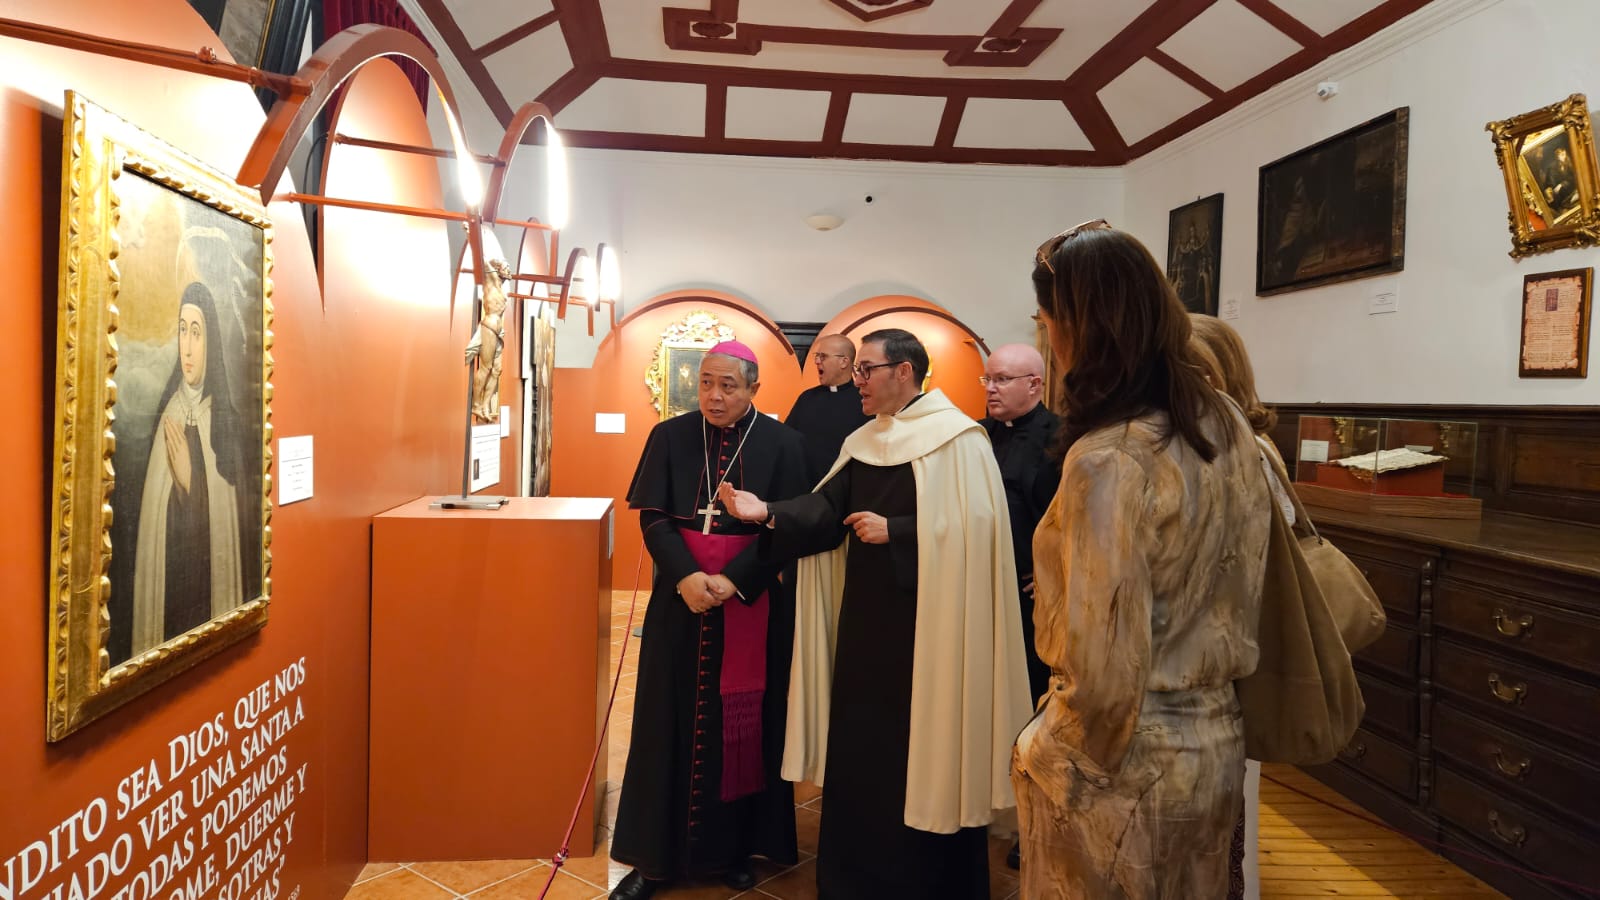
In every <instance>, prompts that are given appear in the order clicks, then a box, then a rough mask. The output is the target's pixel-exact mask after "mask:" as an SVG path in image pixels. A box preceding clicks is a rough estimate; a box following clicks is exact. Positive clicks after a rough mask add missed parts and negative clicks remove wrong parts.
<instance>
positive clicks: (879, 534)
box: [717, 481, 889, 544]
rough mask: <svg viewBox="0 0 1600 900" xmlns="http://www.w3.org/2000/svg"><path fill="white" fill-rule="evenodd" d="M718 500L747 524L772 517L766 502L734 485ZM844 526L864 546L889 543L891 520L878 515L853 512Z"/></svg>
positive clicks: (724, 485) (724, 486)
mask: <svg viewBox="0 0 1600 900" xmlns="http://www.w3.org/2000/svg"><path fill="white" fill-rule="evenodd" d="M717 499H718V500H721V501H722V505H723V507H724V508H726V509H727V510H728V512H730V513H732V514H733V517H734V518H736V519H741V520H743V521H746V522H765V521H766V520H767V517H768V516H769V515H771V511H770V510H769V509H767V504H766V502H765V501H764V500H762V499H761V498H760V497H757V496H756V495H755V494H752V493H750V492H749V491H738V490H734V488H733V485H731V484H728V483H727V482H726V481H724V482H723V483H722V487H721V488H720V489H719V490H718V491H717ZM844 524H846V525H848V526H850V527H851V528H853V529H855V532H856V537H857V538H860V539H861V543H863V544H887V543H889V520H888V519H885V518H884V517H883V516H880V515H878V514H877V513H874V512H866V511H865V510H863V511H862V512H853V513H851V514H850V515H848V516H845V517H844Z"/></svg>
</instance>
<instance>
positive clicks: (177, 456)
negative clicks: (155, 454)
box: [161, 418, 194, 494]
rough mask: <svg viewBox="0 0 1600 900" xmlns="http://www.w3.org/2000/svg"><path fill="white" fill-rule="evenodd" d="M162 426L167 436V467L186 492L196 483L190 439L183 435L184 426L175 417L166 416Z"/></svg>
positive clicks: (174, 479)
mask: <svg viewBox="0 0 1600 900" xmlns="http://www.w3.org/2000/svg"><path fill="white" fill-rule="evenodd" d="M161 428H162V430H163V432H164V434H163V436H164V437H165V438H166V440H165V441H164V443H165V444H166V445H167V467H168V468H170V469H171V470H172V480H173V481H174V482H176V483H177V485H178V487H179V488H181V489H182V490H183V492H184V493H185V494H187V493H189V487H190V486H191V485H192V484H193V483H194V465H193V463H192V462H191V461H190V458H189V441H188V440H187V439H186V438H185V437H184V436H183V426H182V425H179V424H178V423H177V421H176V420H175V419H172V418H164V419H162V420H161Z"/></svg>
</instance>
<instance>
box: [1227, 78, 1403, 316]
mask: <svg viewBox="0 0 1600 900" xmlns="http://www.w3.org/2000/svg"><path fill="white" fill-rule="evenodd" d="M1410 115H1411V111H1410V108H1409V107H1401V108H1400V109H1396V110H1392V111H1390V112H1387V113H1385V114H1383V115H1381V116H1378V117H1377V118H1375V119H1372V120H1371V121H1368V122H1363V123H1361V124H1360V125H1357V126H1356V127H1354V128H1352V129H1350V130H1348V131H1345V132H1341V133H1339V134H1336V135H1334V136H1333V137H1331V138H1328V139H1327V140H1325V141H1322V142H1321V143H1318V144H1314V145H1312V146H1310V147H1307V148H1305V149H1304V150H1300V151H1298V152H1295V153H1292V154H1290V155H1289V156H1285V157H1284V158H1282V159H1279V160H1275V161H1273V162H1270V163H1268V164H1266V165H1264V166H1262V167H1261V179H1260V197H1259V203H1260V207H1259V210H1258V215H1257V219H1256V227H1257V232H1256V294H1257V295H1258V296H1262V297H1267V296H1271V295H1273V294H1282V293H1285V292H1288V291H1299V290H1304V289H1306V288H1311V287H1318V286H1320V285H1325V284H1336V283H1338V282H1341V281H1351V280H1354V279H1357V278H1370V277H1372V276H1374V275H1386V274H1388V273H1391V272H1398V271H1400V270H1402V269H1404V268H1405V248H1406V156H1407V149H1408V142H1409V133H1410V128H1409V126H1410Z"/></svg>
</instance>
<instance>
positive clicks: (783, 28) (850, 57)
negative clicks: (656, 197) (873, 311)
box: [415, 0, 1429, 165]
mask: <svg viewBox="0 0 1600 900" xmlns="http://www.w3.org/2000/svg"><path fill="white" fill-rule="evenodd" d="M415 2H416V4H417V6H418V7H420V9H421V10H422V12H423V14H424V15H425V16H426V17H427V18H428V19H430V20H431V22H432V24H433V26H434V28H435V30H437V32H438V33H439V34H440V36H441V37H442V38H443V40H444V43H445V44H446V45H447V46H445V47H440V48H437V49H438V50H439V51H440V52H441V53H442V54H451V55H454V56H455V57H456V59H457V61H458V62H459V63H460V65H461V67H462V69H463V70H464V71H466V73H467V74H468V76H469V77H470V78H471V79H472V81H473V82H474V84H475V85H476V87H477V89H478V90H479V91H480V92H481V93H482V94H483V97H484V99H485V100H486V101H487V103H488V105H489V108H490V109H491V110H492V111H493V112H494V113H495V115H496V116H498V117H499V118H500V120H501V122H502V123H504V122H508V121H509V120H510V118H511V115H512V112H513V110H514V109H515V108H516V107H517V106H518V105H520V104H521V103H522V102H523V101H525V100H528V99H538V100H541V101H543V102H544V103H545V104H547V105H548V106H550V108H551V109H552V110H554V111H555V112H556V113H557V116H556V123H557V124H558V125H559V126H560V127H561V130H562V133H563V135H564V136H565V137H566V138H567V141H568V143H569V144H571V145H573V146H580V147H612V148H626V149H637V150H672V151H683V152H705V153H732V154H743V155H755V156H794V157H818V156H821V157H851V158H859V159H894V160H920V161H942V162H988V163H1031V164H1045V165H1117V164H1120V163H1124V162H1127V161H1128V160H1130V159H1133V158H1135V157H1138V156H1140V155H1142V154H1144V153H1147V152H1149V151H1151V150H1153V149H1155V148H1156V147H1159V146H1161V145H1162V144H1164V143H1166V142H1168V141H1171V140H1172V139H1174V138H1176V137H1178V136H1180V135H1182V134H1184V133H1186V132H1188V131H1190V130H1192V129H1194V128H1196V127H1197V126H1199V125H1201V124H1203V123H1205V122H1207V121H1209V120H1210V119H1212V118H1214V117H1216V116H1218V115H1220V114H1221V113H1223V112H1225V111H1227V110H1229V109H1232V108H1233V107H1235V106H1237V105H1239V104H1240V103H1242V102H1244V101H1245V100H1247V99H1249V98H1250V97H1253V96H1255V95H1256V94H1259V93H1261V92H1262V91H1264V90H1266V89H1267V88H1270V87H1272V86H1273V85H1275V84H1277V83H1279V82H1281V81H1283V80H1285V79H1287V78H1290V77H1292V76H1294V75H1297V74H1299V73H1301V72H1304V71H1306V70H1307V69H1309V68H1311V67H1313V66H1315V65H1316V64H1317V63H1318V62H1320V61H1322V60H1324V59H1326V58H1327V57H1328V56H1330V55H1331V54H1333V53H1336V52H1338V51H1340V50H1343V49H1345V48H1347V47H1350V46H1352V45H1354V44H1356V43H1357V42H1359V41H1362V40H1364V39H1366V38H1367V37H1370V36H1371V35H1373V34H1374V33H1376V32H1377V31H1379V30H1381V29H1383V28H1385V27H1387V26H1388V25H1391V24H1393V23H1394V22H1396V21H1398V20H1400V19H1401V18H1403V17H1405V16H1406V15H1409V14H1410V13H1412V12H1415V11H1416V10H1418V9H1420V8H1422V7H1423V6H1426V5H1427V4H1428V2H1429V0H676V2H672V3H663V2H657V0H415Z"/></svg>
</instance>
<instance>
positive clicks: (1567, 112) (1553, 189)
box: [1484, 94, 1600, 259]
mask: <svg viewBox="0 0 1600 900" xmlns="http://www.w3.org/2000/svg"><path fill="white" fill-rule="evenodd" d="M1484 128H1485V129H1486V130H1487V131H1488V132H1489V133H1490V135H1491V136H1492V137H1493V139H1494V146H1495V161H1496V162H1497V163H1499V165H1500V173H1501V175H1502V176H1503V177H1504V178H1505V185H1506V200H1507V202H1508V203H1509V205H1510V210H1509V211H1508V212H1507V213H1506V218H1507V224H1508V225H1509V227H1510V229H1511V256H1512V258H1513V259H1521V258H1522V257H1524V256H1532V255H1534V254H1536V253H1548V252H1550V251H1552V250H1559V249H1561V248H1563V247H1589V246H1594V245H1597V244H1600V206H1597V202H1596V190H1597V186H1600V168H1596V160H1595V145H1594V130H1593V127H1592V125H1591V123H1590V120H1589V102H1588V100H1587V98H1585V97H1584V95H1583V94H1573V95H1572V96H1570V97H1568V98H1567V99H1565V100H1562V101H1561V102H1560V103H1552V104H1551V105H1549V106H1546V107H1544V108H1542V109H1536V110H1534V111H1533V112H1529V113H1523V114H1522V115H1520V116H1513V117H1511V118H1509V119H1503V120H1501V121H1498V122H1490V123H1489V124H1487V125H1485V126H1484ZM1562 150H1565V151H1566V153H1567V156H1568V166H1566V167H1563V166H1561V165H1560V160H1559V158H1558V156H1557V154H1558V153H1559V152H1560V151H1562ZM1536 167H1537V168H1538V171H1535V168H1536ZM1562 168H1569V169H1570V171H1568V172H1565V173H1561V174H1555V173H1558V172H1560V170H1561V169H1562Z"/></svg>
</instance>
